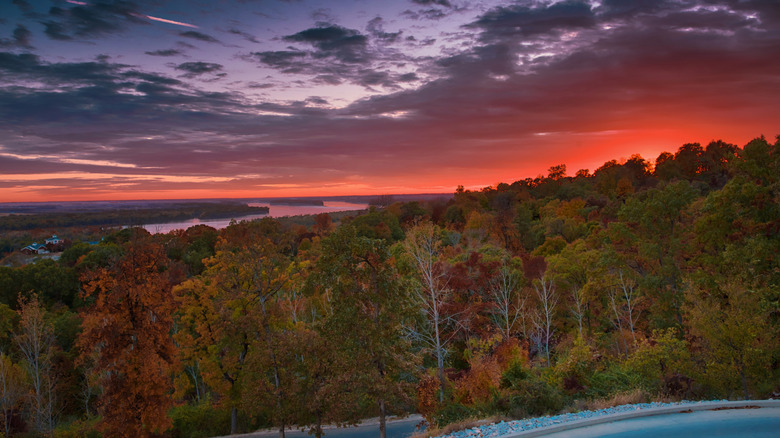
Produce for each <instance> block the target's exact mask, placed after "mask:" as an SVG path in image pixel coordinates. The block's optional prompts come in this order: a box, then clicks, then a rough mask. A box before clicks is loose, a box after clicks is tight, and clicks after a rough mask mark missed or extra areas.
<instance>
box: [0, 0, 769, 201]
mask: <svg viewBox="0 0 780 438" xmlns="http://www.w3.org/2000/svg"><path fill="white" fill-rule="evenodd" d="M768 3H770V2H748V1H746V2H737V1H734V2H732V1H720V2H718V1H715V0H712V1H707V2H706V3H702V4H701V5H702V7H701V8H696V7H695V6H696V5H695V4H694V2H693V1H687V0H686V2H685V3H680V2H674V3H671V2H670V3H666V2H618V1H610V0H605V1H603V2H602V6H601V7H599V8H596V9H593V10H591V9H590V8H589V7H587V5H585V4H584V3H582V2H566V3H557V4H553V5H548V6H544V5H541V6H535V7H520V6H507V7H503V8H494V9H492V10H490V11H488V12H486V13H484V14H483V15H482V16H480V17H478V18H477V19H475V20H473V22H472V23H470V24H469V25H468V26H467V27H466V28H465V29H464V30H463V32H462V35H459V36H457V37H451V36H442V37H441V39H442V40H445V39H447V38H451V39H450V41H455V42H456V43H463V44H460V45H457V44H452V46H451V47H450V48H448V49H449V50H448V51H447V52H446V53H447V55H446V56H444V57H441V56H440V57H439V58H438V59H436V58H430V59H428V60H422V61H419V64H414V63H413V61H417V60H409V61H407V62H409V64H410V65H412V67H411V69H412V70H415V71H416V73H406V72H404V73H396V72H391V71H389V70H388V68H385V67H386V66H387V65H388V64H392V63H393V62H396V63H398V64H400V63H402V61H404V58H402V57H399V56H396V55H394V54H392V53H390V54H389V55H388V54H386V52H385V51H383V50H386V47H382V46H381V45H380V44H378V43H377V42H378V41H381V40H382V39H381V38H380V37H378V33H380V32H384V30H382V29H381V27H374V28H373V30H371V29H369V28H366V34H365V35H363V34H361V33H360V32H358V31H356V30H350V29H346V28H343V27H340V26H336V25H321V26H319V27H315V28H312V29H306V30H304V31H302V32H298V33H295V34H292V35H288V36H287V39H286V40H285V41H286V43H288V44H289V45H290V46H292V47H288V48H284V49H282V50H278V51H265V52H255V53H252V54H251V55H249V56H247V57H245V59H251V60H253V62H256V63H257V64H259V65H261V66H264V67H268V68H273V69H276V70H278V71H283V72H290V73H296V74H301V75H306V76H308V78H299V77H294V78H292V79H290V80H287V81H286V82H281V81H279V82H277V81H278V77H277V76H278V75H277V76H273V77H269V78H264V77H263V76H259V77H258V78H257V79H256V80H257V81H258V82H257V83H250V84H248V87H249V88H259V89H267V88H271V87H279V88H284V87H296V86H298V84H297V83H296V82H295V81H298V80H300V81H301V83H304V84H306V85H309V84H310V83H311V82H314V83H323V84H339V83H347V82H349V83H355V84H360V85H362V86H364V87H366V88H370V89H374V88H378V87H385V88H386V90H387V89H389V90H396V91H394V92H392V93H386V94H384V95H377V96H373V97H370V98H365V99H363V100H359V101H356V102H354V103H352V104H350V105H348V106H347V107H346V108H339V109H334V108H329V105H330V103H329V102H327V101H326V100H324V99H321V98H317V97H310V98H308V99H306V98H304V97H301V98H299V99H300V100H298V101H296V102H279V101H276V102H272V101H263V102H262V103H259V104H253V103H249V102H256V100H255V99H256V98H257V94H255V95H252V96H251V98H250V96H243V95H241V94H240V92H239V91H231V92H230V93H208V92H205V91H200V90H199V89H198V88H197V84H194V83H193V82H194V81H185V80H184V79H182V78H179V79H175V78H171V77H167V76H165V75H158V74H153V73H146V72H142V71H140V70H139V69H138V68H136V67H133V66H128V65H123V64H118V63H112V62H110V60H104V61H103V62H83V63H76V62H72V63H52V62H46V61H43V60H42V59H41V58H39V57H37V56H35V55H31V54H26V55H25V54H14V53H0V120H3V121H4V122H5V123H3V124H2V125H0V134H2V138H3V145H2V146H3V152H7V153H9V154H36V153H37V154H42V155H54V154H58V153H63V154H64V153H71V154H73V153H76V152H79V153H80V151H81V150H82V149H81V148H83V147H85V146H84V145H85V144H89V145H91V146H92V147H93V148H92V149H83V150H86V151H87V152H85V153H84V154H83V155H80V157H84V158H87V159H95V160H110V161H112V162H119V163H133V164H135V165H137V166H149V167H158V168H159V169H160V170H155V172H159V173H164V174H169V175H183V174H195V175H219V176H229V177H231V178H232V177H235V176H236V175H239V174H240V173H242V172H245V173H259V172H266V173H268V174H271V177H269V178H268V180H263V181H264V182H291V181H290V180H284V179H283V178H282V177H281V176H280V175H282V173H284V175H288V174H295V178H297V179H298V180H296V181H294V182H296V183H298V182H307V183H311V187H321V186H322V185H323V184H324V183H323V182H324V181H332V180H333V175H338V176H339V177H344V178H346V177H348V176H354V175H358V176H360V177H365V178H367V179H368V178H369V177H370V178H374V177H375V176H386V177H387V178H388V180H389V178H391V177H392V178H394V179H395V180H398V179H405V178H406V177H409V178H407V179H413V178H416V177H418V175H422V174H425V175H433V176H432V177H431V178H438V177H441V178H444V177H445V176H446V175H447V174H449V175H450V176H451V175H453V174H455V175H457V177H458V178H461V179H462V180H461V181H457V183H467V184H468V183H469V181H473V179H472V180H466V179H467V178H470V175H472V174H475V173H476V172H477V169H478V168H480V167H481V168H483V169H487V170H486V173H484V174H485V175H489V176H487V177H485V178H488V180H487V181H486V182H487V183H493V182H495V180H491V178H494V175H496V173H495V172H496V171H495V169H496V168H497V167H498V166H499V165H503V163H507V162H510V161H512V160H514V162H513V163H520V162H533V163H540V164H539V168H542V169H543V168H546V167H547V166H549V165H550V164H551V163H554V162H555V161H551V160H557V159H559V157H560V156H561V154H563V153H565V154H568V155H567V156H569V155H570V154H572V153H575V152H577V151H580V150H581V149H585V148H586V147H588V145H590V147H591V149H589V150H587V151H586V152H589V153H592V152H594V151H598V150H600V149H599V148H603V147H604V145H603V143H600V142H598V141H595V140H594V141H590V143H589V142H588V141H587V138H586V136H587V135H591V134H592V133H593V132H599V131H604V132H612V131H621V130H622V131H626V132H629V134H626V135H624V136H623V137H622V141H623V142H624V143H623V144H624V147H630V148H631V149H630V152H634V151H636V149H634V147H635V146H636V144H638V143H639V142H641V141H642V140H644V139H643V137H642V136H643V134H645V133H647V132H652V130H657V129H664V127H667V126H678V125H684V126H685V128H684V129H689V128H688V126H693V125H696V124H697V123H698V124H699V125H701V126H705V127H706V129H707V130H711V129H713V127H719V126H730V125H744V126H748V127H749V128H750V129H753V128H754V127H756V126H762V125H761V123H763V124H764V125H763V126H766V125H767V122H766V121H765V120H772V118H774V119H777V117H776V116H777V115H778V112H777V111H778V110H777V103H776V96H777V95H778V93H780V57H777V56H774V54H776V53H780V31H779V30H778V28H777V26H776V23H777V22H778V20H776V19H772V17H776V16H777V11H776V9H777V8H776V6H775V7H774V8H773V7H769V6H767V4H768ZM513 4H514V3H513ZM632 4H633V5H638V6H632ZM631 8H633V9H631ZM448 11H449V9H448ZM407 32H408V31H407ZM288 33H289V32H288ZM567 34H572V35H574V36H572V35H567ZM68 35H69V34H68ZM457 38H461V39H459V40H458V39H457ZM404 40H408V41H409V42H410V44H411V43H416V41H414V40H409V39H408V38H407V39H404ZM377 46H379V47H377ZM347 55H349V56H347ZM204 64H207V63H204ZM180 65H183V64H176V66H180ZM204 69H205V70H208V69H209V67H208V66H206V67H204ZM227 69H228V67H227V64H226V66H225V68H224V69H223V70H227ZM223 70H219V69H215V70H214V71H213V72H207V73H208V74H214V73H220V71H223ZM180 71H182V72H187V69H186V68H185V69H180ZM195 71H199V70H198V68H195V67H194V68H192V69H190V71H189V72H188V74H195V75H196V79H198V76H197V73H194V72H195ZM405 71H408V70H405ZM204 74H206V73H204ZM421 78H422V79H421ZM416 81H420V82H421V84H420V85H419V87H417V88H415V89H404V90H400V89H397V88H395V89H394V88H393V87H397V85H398V84H399V83H406V84H408V83H409V82H416ZM423 81H424V82H423ZM188 82H189V83H188ZM52 84H53V85H52ZM386 90H385V91H386ZM258 94H259V93H258ZM334 105H336V101H335V100H334ZM756 119H761V120H763V121H761V122H756V121H755V120H756ZM659 127H660V128H659ZM741 129H742V128H741ZM32 132H34V133H36V136H35V137H34V138H31V137H30V133H32ZM686 132H690V131H686ZM698 132H703V130H700V131H698ZM345 133H348V135H345ZM539 133H541V134H547V133H562V134H558V135H544V136H536V135H535V134H539ZM756 134H760V132H756ZM766 134H767V135H773V134H775V133H771V132H770V133H766ZM697 135H698V134H697ZM704 135H713V136H720V135H721V133H720V132H719V131H717V130H715V131H708V132H707V133H706V134H704ZM685 140H686V141H687V140H689V139H688V138H686V139H685ZM694 140H698V139H694ZM706 140H708V139H705V141H706ZM634 142H636V143H634ZM103 145H105V146H107V147H106V148H101V147H98V146H103ZM574 145H576V147H574ZM593 145H595V146H593ZM625 145H627V146H625ZM675 146H678V145H674V144H671V145H669V147H670V148H672V147H675ZM555 154H558V155H555ZM614 156H619V155H612V152H610V153H609V156H607V157H605V159H610V158H613V157H614ZM377 157H381V159H378V158H377ZM646 158H652V157H646ZM431 162H435V163H436V166H431V165H430V163H431ZM31 163H35V165H36V166H41V167H40V168H37V169H38V171H46V172H57V171H61V170H62V169H63V167H62V166H63V165H62V164H59V165H56V166H55V165H54V164H51V163H46V162H39V161H38V160H35V161H33V160H27V161H24V160H16V159H11V158H9V157H8V156H5V157H4V156H2V155H0V167H3V168H13V169H16V168H17V167H16V165H17V164H18V165H19V166H20V167H19V168H20V169H21V168H22V166H25V167H23V168H24V169H25V171H26V170H27V169H32V168H33V164H31ZM510 164H511V163H510ZM70 166H71V167H70V169H77V168H79V169H87V167H86V166H82V167H77V166H76V165H70ZM542 166H544V167H542ZM505 167H506V166H505ZM280 169H281V170H280ZM292 169H294V170H292ZM464 169H469V170H468V171H465V170H464ZM115 171H116V172H126V171H127V170H123V169H119V170H115ZM515 171H516V170H515ZM519 176H520V177H522V176H523V175H519ZM450 178H451V179H452V177H450ZM495 178H498V177H495ZM360 181H362V180H360ZM448 181H449V180H448ZM123 182H126V183H130V182H132V181H130V180H127V181H124V180H123ZM0 184H2V183H0ZM79 184H82V183H79ZM90 184H93V182H92V181H89V182H84V183H83V186H84V187H87V186H89V185H90ZM241 185H242V187H245V186H246V185H247V183H246V182H241ZM94 186H95V187H98V185H97V183H94ZM226 193H227V191H226Z"/></svg>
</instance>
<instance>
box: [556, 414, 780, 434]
mask: <svg viewBox="0 0 780 438" xmlns="http://www.w3.org/2000/svg"><path fill="white" fill-rule="evenodd" d="M544 437H545V438H575V437H576V438H595V437H599V438H610V437H620V438H651V437H652V438H656V437H690V438H692V437H706V438H715V437H718V438H726V437H751V438H764V437H766V438H777V437H780V409H778V408H761V409H728V410H720V411H698V412H692V413H677V414H668V415H659V416H653V417H643V418H634V419H630V420H622V421H616V422H613V423H605V424H598V425H594V426H587V427H582V428H578V429H572V430H567V431H564V432H557V433H551V434H547V435H544Z"/></svg>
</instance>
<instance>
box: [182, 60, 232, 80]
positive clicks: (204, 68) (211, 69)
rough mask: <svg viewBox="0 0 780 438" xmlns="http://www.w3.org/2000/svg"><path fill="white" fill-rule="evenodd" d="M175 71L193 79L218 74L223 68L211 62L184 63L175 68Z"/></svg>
mask: <svg viewBox="0 0 780 438" xmlns="http://www.w3.org/2000/svg"><path fill="white" fill-rule="evenodd" d="M174 68H175V69H176V70H179V71H183V72H185V74H184V76H185V77H188V78H194V77H195V76H201V75H204V74H211V73H218V72H221V71H222V68H223V66H222V65H221V64H216V63H213V62H200V61H199V62H184V63H181V64H179V65H177V66H176V67H174Z"/></svg>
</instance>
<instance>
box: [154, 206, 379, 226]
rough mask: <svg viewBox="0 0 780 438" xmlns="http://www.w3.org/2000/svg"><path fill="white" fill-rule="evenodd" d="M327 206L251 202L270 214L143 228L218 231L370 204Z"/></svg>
mask: <svg viewBox="0 0 780 438" xmlns="http://www.w3.org/2000/svg"><path fill="white" fill-rule="evenodd" d="M324 204H325V205H270V204H268V203H264V202H251V203H249V204H248V205H249V206H250V207H268V208H269V211H268V214H250V215H247V216H237V217H235V218H225V219H206V220H200V219H189V220H186V221H179V222H168V223H164V224H149V225H144V226H143V227H144V228H145V229H146V230H147V231H149V232H150V233H167V232H169V231H171V230H182V229H183V230H186V229H187V228H189V227H191V226H193V225H208V226H210V227H214V228H217V229H220V228H225V227H227V226H228V225H229V224H230V221H231V220H233V219H235V220H237V221H241V220H247V221H250V220H253V219H260V218H264V217H266V216H268V217H284V216H299V215H304V214H320V213H333V212H336V211H348V210H364V209H366V208H368V204H353V203H351V202H341V201H325V203H324Z"/></svg>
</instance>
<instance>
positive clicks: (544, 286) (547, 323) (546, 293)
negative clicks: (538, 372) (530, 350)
mask: <svg viewBox="0 0 780 438" xmlns="http://www.w3.org/2000/svg"><path fill="white" fill-rule="evenodd" d="M534 290H535V291H536V297H537V298H538V299H539V303H538V307H537V309H536V311H535V312H534V314H533V323H534V332H535V333H534V335H533V338H534V339H536V342H537V344H538V345H540V346H541V347H542V348H543V349H544V355H545V358H546V360H547V366H550V340H551V339H552V337H553V334H555V328H554V327H553V316H554V314H555V306H556V305H557V304H558V295H557V294H556V293H555V285H554V284H553V281H552V279H549V280H548V279H546V276H544V275H542V276H541V278H539V281H536V282H534Z"/></svg>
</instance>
